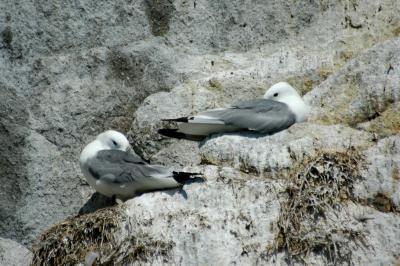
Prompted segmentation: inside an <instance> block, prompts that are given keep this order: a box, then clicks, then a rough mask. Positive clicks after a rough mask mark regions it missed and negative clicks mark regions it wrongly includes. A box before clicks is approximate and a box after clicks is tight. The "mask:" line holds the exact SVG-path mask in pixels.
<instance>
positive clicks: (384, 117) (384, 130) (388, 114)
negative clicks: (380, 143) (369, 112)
mask: <svg viewBox="0 0 400 266" xmlns="http://www.w3.org/2000/svg"><path fill="white" fill-rule="evenodd" d="M399 114H400V104H395V105H391V106H389V107H388V108H387V109H386V110H385V111H383V112H382V113H380V114H379V116H378V117H376V118H375V119H373V120H372V121H371V122H370V124H369V126H368V128H367V130H368V131H370V132H373V133H377V134H378V135H380V136H381V137H385V136H389V135H394V134H399V133H400V115H399Z"/></svg>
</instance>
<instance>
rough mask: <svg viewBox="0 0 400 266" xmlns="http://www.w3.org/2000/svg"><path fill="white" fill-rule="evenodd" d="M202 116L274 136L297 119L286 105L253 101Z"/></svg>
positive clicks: (268, 101) (205, 113)
mask: <svg viewBox="0 0 400 266" xmlns="http://www.w3.org/2000/svg"><path fill="white" fill-rule="evenodd" d="M201 115H203V116H209V117H213V118H214V119H217V120H220V121H223V122H224V124H226V125H232V126H236V127H238V128H244V129H248V130H255V131H258V132H261V133H267V134H272V133H276V132H278V131H281V130H283V129H286V128H288V127H290V126H291V125H292V124H294V123H295V121H296V117H295V115H294V114H293V113H292V112H291V111H290V110H289V108H288V107H287V105H286V104H284V103H281V102H276V101H272V100H265V99H259V100H251V101H245V102H239V103H236V104H234V105H232V106H231V107H230V108H226V109H222V110H215V111H209V112H204V113H202V114H201Z"/></svg>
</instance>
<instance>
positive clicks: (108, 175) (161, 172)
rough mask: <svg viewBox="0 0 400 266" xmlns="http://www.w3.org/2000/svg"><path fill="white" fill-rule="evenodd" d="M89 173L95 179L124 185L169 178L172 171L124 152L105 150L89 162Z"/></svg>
mask: <svg viewBox="0 0 400 266" xmlns="http://www.w3.org/2000/svg"><path fill="white" fill-rule="evenodd" d="M88 166H89V172H90V173H91V174H92V176H93V177H94V178H95V179H98V180H102V181H104V182H107V183H114V184H124V183H130V182H135V181H139V180H143V179H145V178H151V177H169V176H171V171H170V170H169V169H168V168H166V167H163V166H158V165H150V164H147V163H146V162H144V161H143V160H138V158H137V157H136V156H132V154H129V153H127V152H124V151H119V150H103V151H100V152H98V153H97V155H96V157H95V158H92V159H90V160H89V161H88Z"/></svg>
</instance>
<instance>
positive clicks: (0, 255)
mask: <svg viewBox="0 0 400 266" xmlns="http://www.w3.org/2000/svg"><path fill="white" fill-rule="evenodd" d="M31 260H32V252H30V251H29V250H28V249H27V248H25V247H24V246H22V245H21V244H18V243H17V242H15V241H12V240H10V239H5V238H0V264H1V265H9V266H20V265H29V263H30V262H31Z"/></svg>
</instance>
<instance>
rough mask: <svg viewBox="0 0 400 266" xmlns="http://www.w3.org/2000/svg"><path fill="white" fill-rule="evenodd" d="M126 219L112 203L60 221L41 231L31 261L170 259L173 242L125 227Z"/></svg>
mask: <svg viewBox="0 0 400 266" xmlns="http://www.w3.org/2000/svg"><path fill="white" fill-rule="evenodd" d="M126 219H128V218H127V217H126V216H124V214H123V213H122V211H121V209H120V208H116V207H111V208H105V209H101V210H98V211H96V212H94V213H91V214H86V215H82V216H77V217H74V218H70V219H68V220H66V221H64V222H62V223H60V224H57V225H55V226H53V227H52V228H50V229H49V230H47V231H46V232H44V233H43V234H42V235H41V237H40V239H39V241H38V244H37V245H36V246H35V247H34V251H33V253H34V257H33V260H32V263H31V265H77V264H79V263H83V262H85V261H86V262H87V261H91V262H90V263H89V264H91V263H92V262H95V263H94V264H93V265H127V264H131V263H133V262H136V263H139V262H154V261H156V260H158V261H159V262H161V263H165V262H168V260H169V258H171V254H170V253H171V250H172V248H173V243H171V242H164V241H161V240H155V239H153V238H152V237H150V236H149V235H147V234H145V233H143V232H136V233H132V232H131V230H130V229H129V228H128V229H127V227H126V226H128V225H129V223H127V222H126V221H127V220H126ZM122 223H124V224H125V227H124V230H125V231H124V232H122V230H123V229H122V228H121V224H122ZM128 227H130V226H128ZM126 230H128V231H126ZM116 236H119V237H120V238H119V239H116ZM96 263H97V264H96Z"/></svg>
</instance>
